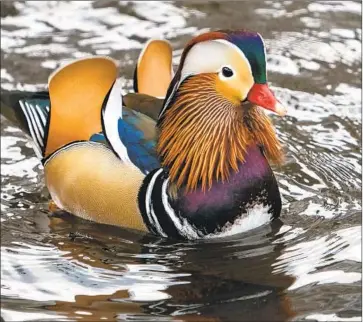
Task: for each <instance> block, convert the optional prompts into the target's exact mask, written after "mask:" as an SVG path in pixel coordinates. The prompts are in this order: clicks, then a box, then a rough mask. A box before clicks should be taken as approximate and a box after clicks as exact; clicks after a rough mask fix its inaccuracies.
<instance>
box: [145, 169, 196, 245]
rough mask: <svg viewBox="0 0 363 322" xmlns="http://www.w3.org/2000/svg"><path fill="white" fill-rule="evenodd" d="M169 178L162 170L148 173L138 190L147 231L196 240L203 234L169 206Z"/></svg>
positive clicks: (164, 235)
mask: <svg viewBox="0 0 363 322" xmlns="http://www.w3.org/2000/svg"><path fill="white" fill-rule="evenodd" d="M168 184H169V178H168V175H167V173H166V172H165V170H164V169H162V168H161V169H156V170H153V171H152V172H150V173H149V174H148V175H147V176H146V178H145V179H144V182H143V184H142V186H141V188H140V192H139V196H138V203H139V209H140V211H141V214H142V217H143V219H144V222H145V224H146V226H147V227H148V229H149V230H150V231H151V232H152V233H154V234H157V235H161V236H163V237H169V238H187V239H197V238H200V237H201V236H202V235H203V234H202V233H201V232H200V231H198V230H197V229H196V228H195V227H194V226H193V225H191V224H190V223H189V222H188V221H187V219H186V218H182V217H181V216H180V214H179V212H178V211H177V210H175V209H173V207H172V206H171V204H170V197H169V195H168V191H167V188H168Z"/></svg>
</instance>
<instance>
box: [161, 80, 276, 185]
mask: <svg viewBox="0 0 363 322" xmlns="http://www.w3.org/2000/svg"><path fill="white" fill-rule="evenodd" d="M215 77H216V75H215V74H201V75H198V76H193V77H191V78H189V79H188V80H187V81H185V82H184V83H183V84H182V85H181V86H180V87H179V90H178V94H177V97H176V99H175V101H174V103H173V105H172V106H171V107H170V108H169V109H168V110H167V111H166V112H165V114H164V116H163V119H162V120H161V122H160V134H159V141H158V146H157V151H158V153H159V155H160V157H161V161H162V166H164V167H166V168H168V169H169V176H170V181H171V183H174V184H176V185H177V186H178V187H181V186H185V188H186V189H187V190H194V189H195V188H197V186H199V185H200V186H201V187H202V189H203V190H206V189H209V188H210V187H211V186H212V183H213V181H215V180H221V181H223V182H225V181H227V180H228V178H229V175H230V173H231V171H238V165H239V163H241V162H243V161H244V157H245V153H246V150H247V147H248V146H249V145H251V144H260V145H262V146H263V148H264V152H265V155H266V157H267V158H268V159H269V160H270V161H271V162H273V163H276V164H280V163H281V162H282V159H283V153H282V151H281V145H280V143H279V141H278V139H277V137H276V134H275V131H274V128H273V126H272V123H271V121H270V120H269V118H268V117H267V116H266V115H265V113H264V112H263V111H261V110H260V109H259V108H258V107H255V106H250V107H244V106H241V105H238V106H237V105H235V104H233V103H232V102H230V101H228V100H227V99H225V98H224V97H222V96H221V95H220V94H218V92H217V91H216V89H215V87H214V84H215Z"/></svg>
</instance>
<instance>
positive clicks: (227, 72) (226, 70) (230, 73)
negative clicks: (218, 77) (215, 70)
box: [222, 67, 233, 77]
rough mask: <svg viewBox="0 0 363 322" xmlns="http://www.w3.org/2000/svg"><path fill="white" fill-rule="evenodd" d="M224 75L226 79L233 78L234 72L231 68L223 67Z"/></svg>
mask: <svg viewBox="0 0 363 322" xmlns="http://www.w3.org/2000/svg"><path fill="white" fill-rule="evenodd" d="M222 74H223V76H224V77H232V76H233V70H232V69H230V68H229V67H223V68H222Z"/></svg>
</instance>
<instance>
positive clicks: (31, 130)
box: [1, 90, 50, 156]
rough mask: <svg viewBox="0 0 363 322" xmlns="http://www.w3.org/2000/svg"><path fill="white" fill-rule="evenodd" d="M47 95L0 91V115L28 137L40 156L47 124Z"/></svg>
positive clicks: (48, 103)
mask: <svg viewBox="0 0 363 322" xmlns="http://www.w3.org/2000/svg"><path fill="white" fill-rule="evenodd" d="M49 109H50V101H49V93H48V92H46V91H44V92H26V91H7V90H1V115H3V116H5V117H6V118H7V119H8V120H9V121H10V122H11V123H12V124H13V125H14V126H16V127H18V128H19V129H21V130H22V131H23V132H24V133H26V134H27V135H29V136H30V137H31V138H32V139H33V141H34V143H35V152H36V153H37V155H39V156H42V155H43V150H44V142H45V136H46V135H45V134H46V132H47V131H46V128H47V124H48V123H49Z"/></svg>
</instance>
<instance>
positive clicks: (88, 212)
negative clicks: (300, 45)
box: [3, 30, 286, 239]
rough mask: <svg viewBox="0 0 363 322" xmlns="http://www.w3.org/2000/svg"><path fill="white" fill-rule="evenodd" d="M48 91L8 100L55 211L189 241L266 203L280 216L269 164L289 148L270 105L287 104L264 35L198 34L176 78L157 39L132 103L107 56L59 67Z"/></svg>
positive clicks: (141, 63) (139, 71) (143, 62)
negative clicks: (270, 67)
mask: <svg viewBox="0 0 363 322" xmlns="http://www.w3.org/2000/svg"><path fill="white" fill-rule="evenodd" d="M48 86H49V93H48V92H41V93H36V94H34V93H33V94H29V95H25V94H23V97H20V96H19V95H21V94H19V93H16V94H14V95H10V96H8V97H7V99H6V103H3V105H6V106H11V110H12V115H10V118H11V117H12V118H16V119H17V121H18V124H21V125H22V127H23V129H24V130H25V131H26V132H27V133H29V134H30V135H31V136H32V138H33V140H34V142H35V143H36V147H37V149H36V150H37V151H38V155H40V156H41V158H42V164H43V166H44V172H45V183H46V186H47V188H48V190H49V192H50V195H51V197H52V199H53V201H54V202H55V204H56V205H57V206H58V207H59V208H60V209H63V210H65V211H67V212H70V213H72V214H74V215H76V216H79V217H82V218H85V219H88V220H93V221H96V222H99V223H104V224H110V225H116V226H122V227H125V228H130V229H137V230H141V231H145V232H146V231H149V232H152V233H154V234H157V235H159V236H162V237H169V238H184V239H197V238H202V237H208V236H219V235H222V234H223V233H224V232H226V231H228V230H230V229H231V227H233V225H234V224H235V223H236V222H239V223H240V224H242V225H243V223H244V222H243V221H241V220H243V218H245V217H246V216H247V215H251V214H253V217H255V218H257V219H258V217H259V216H262V215H261V213H256V212H253V209H254V207H257V206H260V205H262V206H263V207H265V208H266V214H268V216H269V218H271V219H272V218H276V217H278V216H279V215H280V211H281V197H280V192H279V188H278V184H277V181H276V179H275V176H274V173H273V171H272V169H271V167H270V164H269V162H272V163H276V164H279V163H281V161H282V158H283V153H282V149H281V145H280V143H279V141H278V139H277V137H276V134H275V131H274V128H273V125H272V123H271V121H270V119H269V118H268V117H267V115H266V114H265V112H264V111H263V109H267V110H270V111H272V112H275V113H277V114H279V115H284V114H285V113H286V110H285V108H284V107H283V106H282V104H281V103H280V102H279V101H278V100H277V99H276V98H275V96H274V94H273V93H272V91H271V90H270V89H269V87H268V85H267V79H266V51H265V46H264V42H263V39H262V37H261V36H260V34H258V33H255V32H250V31H245V30H242V31H229V30H222V31H215V32H208V33H204V34H202V35H199V36H197V37H195V38H193V39H192V40H191V41H190V42H189V43H188V44H187V45H186V47H185V49H184V51H183V53H182V56H181V59H180V64H179V67H178V69H177V71H176V73H175V75H174V74H173V69H172V51H171V47H170V45H169V44H168V43H167V42H163V41H158V42H154V41H151V42H150V43H148V45H147V46H146V47H145V49H144V50H143V52H142V53H141V55H140V58H139V60H138V63H137V66H136V69H135V74H134V88H135V92H136V93H135V94H132V95H130V94H128V95H130V96H129V98H130V97H131V98H130V99H126V100H125V98H126V97H128V95H126V96H123V95H122V86H121V83H120V80H119V79H117V65H116V63H115V61H114V60H112V59H111V58H107V57H89V58H85V59H80V60H77V61H75V62H72V63H70V64H68V65H66V66H64V67H61V68H60V69H58V70H56V71H55V72H54V73H53V74H52V75H51V76H50V77H49V81H48ZM140 97H141V101H138V98H140ZM163 98H164V99H163ZM49 100H50V102H49ZM125 101H126V102H125ZM155 101H156V102H159V103H156V104H154V103H153V102H155ZM160 101H162V104H160ZM137 102H143V103H137ZM147 103H150V108H148V107H147V106H148V104H147ZM153 104H154V105H153ZM152 105H153V106H154V107H151V106H152ZM3 109H4V107H3ZM8 114H11V113H8Z"/></svg>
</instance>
